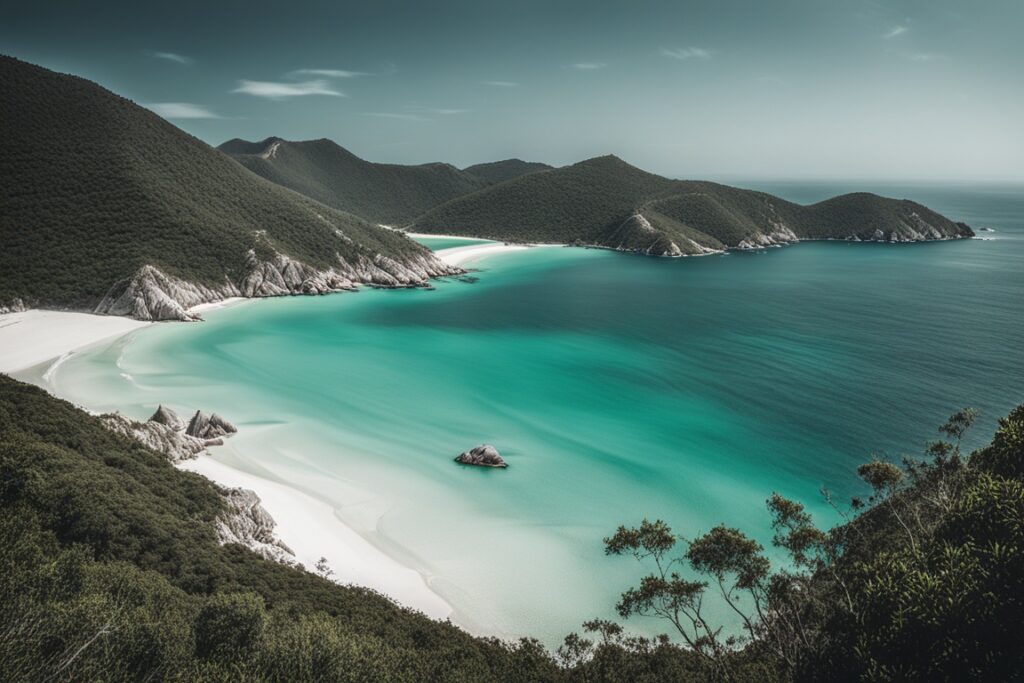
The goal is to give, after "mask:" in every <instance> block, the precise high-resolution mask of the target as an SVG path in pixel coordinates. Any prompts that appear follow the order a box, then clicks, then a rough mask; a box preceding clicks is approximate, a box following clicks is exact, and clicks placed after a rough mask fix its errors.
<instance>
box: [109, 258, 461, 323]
mask: <svg viewBox="0 0 1024 683" xmlns="http://www.w3.org/2000/svg"><path fill="white" fill-rule="evenodd" d="M349 241H351V240H349ZM462 272H463V271H462V269H460V268H457V267H454V266H449V265H447V264H445V263H444V262H443V261H441V260H440V259H438V258H436V257H435V256H434V255H433V254H431V253H429V252H425V253H422V254H413V255H410V256H409V257H408V258H407V259H406V260H405V262H404V263H400V262H398V261H396V260H395V259H391V258H388V257H386V256H383V255H381V254H376V255H375V256H374V257H373V258H372V259H371V258H370V257H368V256H359V257H358V258H357V259H356V260H355V262H354V263H350V262H348V261H345V260H344V259H342V258H341V257H340V256H338V257H337V265H335V266H333V267H331V268H326V269H318V268H314V267H313V266H310V265H308V264H306V263H303V262H301V261H298V260H296V259H293V258H291V257H289V256H286V255H284V254H281V253H275V254H274V255H273V256H272V257H271V258H270V259H268V260H263V261H261V260H260V259H259V258H258V257H257V255H256V252H255V251H254V250H250V251H249V252H248V254H247V255H246V272H245V275H244V276H242V277H241V278H240V280H239V281H238V282H231V281H229V280H227V279H226V278H225V280H224V282H223V283H221V284H219V285H201V284H196V283H192V282H188V281H186V280H183V279H181V278H178V277H174V276H172V275H168V274H167V273H164V272H163V271H161V270H159V269H158V268H156V267H154V266H151V265H146V266H142V267H141V268H139V270H138V271H137V272H136V273H135V275H133V276H132V277H130V278H127V279H125V280H122V281H120V282H118V283H116V284H115V285H114V286H113V287H111V288H110V291H108V292H107V295H106V296H105V297H104V298H103V300H102V301H100V303H99V304H98V305H97V306H96V308H95V310H94V312H95V313H100V314H105V315H126V316H130V317H132V318H137V319H139V320H200V318H199V317H198V316H195V315H192V314H190V313H189V312H188V309H189V308H191V307H193V306H198V305H200V304H205V303H211V302H214V301H220V300H222V299H227V298H229V297H236V296H244V297H268V296H286V295H290V294H327V293H329V292H339V291H345V290H354V289H356V286H357V285H359V284H367V285H374V286H379V287H424V286H427V285H428V280H429V279H430V278H432V277H444V276H447V275H457V274H460V273H462Z"/></svg>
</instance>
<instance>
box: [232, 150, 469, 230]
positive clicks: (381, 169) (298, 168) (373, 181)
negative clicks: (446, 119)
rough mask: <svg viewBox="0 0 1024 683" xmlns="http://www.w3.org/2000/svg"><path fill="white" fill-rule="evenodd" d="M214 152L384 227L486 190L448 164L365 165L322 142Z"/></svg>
mask: <svg viewBox="0 0 1024 683" xmlns="http://www.w3.org/2000/svg"><path fill="white" fill-rule="evenodd" d="M218 149H220V150H221V151H222V152H224V153H226V154H229V155H231V156H232V157H234V158H235V159H236V160H237V161H238V162H239V163H241V164H242V165H243V166H245V167H246V168H248V169H249V170H250V171H252V172H253V173H256V174H257V175H259V176H262V177H264V178H266V179H267V180H270V181H272V182H275V183H277V184H278V185H283V186H284V187H287V188H290V189H292V190H295V191H296V192H301V193H302V194H304V195H306V196H308V197H312V198H313V199H316V200H317V201H320V202H323V203H324V204H327V205H328V206H333V207H334V208H336V209H341V210H343V211H349V212H351V213H353V214H355V215H357V216H360V217H362V218H365V219H366V220H368V221H372V222H374V223H383V224H385V225H405V224H407V223H409V222H410V221H412V220H413V219H414V218H415V217H416V216H418V215H420V214H421V213H423V212H424V211H426V210H427V209H429V208H431V207H434V206H437V205H438V204H441V203H443V202H446V201H448V200H449V199H453V198H455V197H459V196H462V195H464V194H469V193H471V192H475V191H476V190H479V189H481V188H483V187H484V186H485V185H486V182H485V181H484V180H481V179H480V178H478V177H476V176H475V175H472V174H469V173H466V172H465V171H460V170H459V169H457V168H455V167H454V166H451V165H449V164H440V163H436V164H423V165H421V166H400V165H397V164H376V163H373V162H370V161H365V160H364V159H360V158H359V157H357V156H356V155H354V154H352V153H351V152H349V151H348V150H347V149H345V148H343V147H341V146H339V145H338V144H336V143H334V142H332V141H331V140H326V139H321V140H307V141H304V142H289V141H287V140H282V139H281V138H267V139H266V140H263V141H262V142H247V141H245V140H238V139H234V140H229V141H227V142H225V143H224V144H223V145H221V146H220V147H218Z"/></svg>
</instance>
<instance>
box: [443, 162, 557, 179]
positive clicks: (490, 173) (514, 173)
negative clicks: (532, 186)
mask: <svg viewBox="0 0 1024 683" xmlns="http://www.w3.org/2000/svg"><path fill="white" fill-rule="evenodd" d="M551 168H552V167H551V166H548V165H547V164H542V163H540V162H539V161H523V160H522V159H505V160H503V161H492V162H490V163H486V164H476V165H474V166H467V167H466V168H465V169H463V170H464V171H465V172H466V173H469V174H470V175H475V176H476V177H477V178H480V179H481V180H483V181H484V182H486V183H487V184H488V185H496V184H497V183H503V182H505V181H506V180H512V179H513V178H518V177H519V176H521V175H526V174H527V173H535V172H536V171H550V170H551Z"/></svg>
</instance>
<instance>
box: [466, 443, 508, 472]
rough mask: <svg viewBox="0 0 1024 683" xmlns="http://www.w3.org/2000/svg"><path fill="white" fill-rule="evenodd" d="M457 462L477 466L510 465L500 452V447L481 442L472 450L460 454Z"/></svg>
mask: <svg viewBox="0 0 1024 683" xmlns="http://www.w3.org/2000/svg"><path fill="white" fill-rule="evenodd" d="M455 462H457V463H461V464H463V465H476V466H477V467H508V463H506V462H505V460H504V459H503V458H502V457H501V454H500V453H498V449H497V448H495V447H494V446H491V445H489V444H481V445H479V446H477V447H476V448H473V449H472V450H468V451H466V452H465V453H461V454H459V456H458V457H457V458H455Z"/></svg>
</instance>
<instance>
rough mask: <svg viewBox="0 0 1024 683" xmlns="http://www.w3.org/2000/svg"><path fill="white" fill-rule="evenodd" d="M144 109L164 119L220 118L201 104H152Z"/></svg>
mask: <svg viewBox="0 0 1024 683" xmlns="http://www.w3.org/2000/svg"><path fill="white" fill-rule="evenodd" d="M146 108H147V109H149V110H150V111H152V112H154V113H155V114H158V115H160V116H162V117H164V118H165V119H219V118H221V116H220V115H219V114H215V113H214V112H212V111H210V110H209V109H207V108H206V107H204V106H203V105H201V104H189V103H188V102H154V103H153V104H147V105H146Z"/></svg>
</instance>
